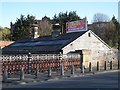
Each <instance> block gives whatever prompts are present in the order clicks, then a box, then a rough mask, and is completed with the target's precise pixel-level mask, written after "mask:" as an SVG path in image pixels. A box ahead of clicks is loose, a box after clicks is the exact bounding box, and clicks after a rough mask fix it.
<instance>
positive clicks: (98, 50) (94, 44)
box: [62, 30, 110, 63]
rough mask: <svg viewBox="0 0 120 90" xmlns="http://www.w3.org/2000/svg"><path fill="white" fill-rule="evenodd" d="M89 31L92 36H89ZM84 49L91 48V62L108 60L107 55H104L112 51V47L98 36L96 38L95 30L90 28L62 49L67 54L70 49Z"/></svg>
mask: <svg viewBox="0 0 120 90" xmlns="http://www.w3.org/2000/svg"><path fill="white" fill-rule="evenodd" d="M88 33H90V37H89V36H88ZM82 49H89V50H91V62H94V63H96V62H95V61H98V60H103V59H105V60H106V58H107V57H104V56H105V55H107V54H108V53H109V51H110V48H108V47H107V46H106V45H105V44H103V43H102V42H101V41H100V40H99V39H98V38H96V37H95V36H94V34H93V32H91V31H90V30H89V31H88V32H86V33H85V34H83V35H82V36H80V37H79V38H77V39H76V40H74V41H73V42H71V43H70V44H68V45H67V46H65V47H64V48H63V49H62V50H63V54H67V53H69V52H70V51H75V50H82Z"/></svg>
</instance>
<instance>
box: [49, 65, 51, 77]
mask: <svg viewBox="0 0 120 90" xmlns="http://www.w3.org/2000/svg"><path fill="white" fill-rule="evenodd" d="M48 77H51V67H50V66H49V67H48Z"/></svg>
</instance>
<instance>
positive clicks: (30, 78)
mask: <svg viewBox="0 0 120 90" xmlns="http://www.w3.org/2000/svg"><path fill="white" fill-rule="evenodd" d="M119 71H120V70H117V69H113V70H100V71H92V72H88V71H85V72H84V73H81V70H80V69H77V70H75V71H74V74H71V71H70V70H69V71H65V72H64V75H60V72H52V73H51V76H48V72H44V73H38V74H37V76H36V75H34V74H25V75H24V79H23V80H20V75H11V76H9V77H8V79H7V81H6V82H2V88H13V87H14V86H15V85H18V84H28V83H36V82H39V83H42V82H46V81H50V80H59V79H65V78H70V77H82V76H85V75H94V74H102V73H108V72H119ZM0 79H1V81H2V76H1V77H0ZM0 84H1V83H0Z"/></svg>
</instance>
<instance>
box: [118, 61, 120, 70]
mask: <svg viewBox="0 0 120 90" xmlns="http://www.w3.org/2000/svg"><path fill="white" fill-rule="evenodd" d="M118 69H120V61H119V59H118Z"/></svg>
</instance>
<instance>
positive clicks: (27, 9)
mask: <svg viewBox="0 0 120 90" xmlns="http://www.w3.org/2000/svg"><path fill="white" fill-rule="evenodd" d="M24 1H26V2H24ZM24 1H21V2H15V1H11V2H10V1H7V0H6V1H2V2H1V3H0V11H1V12H0V18H1V19H0V20H1V21H0V26H2V27H10V22H13V23H15V21H16V19H17V18H20V15H21V14H22V15H25V16H27V15H28V14H30V15H33V16H35V17H36V19H37V20H41V19H42V17H44V16H45V15H46V16H47V17H50V18H51V19H52V17H53V16H54V15H55V14H57V15H58V14H59V13H60V12H66V11H68V12H70V11H76V13H77V14H78V15H79V16H80V17H81V18H84V17H87V20H88V23H89V24H90V23H92V21H93V16H94V14H96V13H103V14H105V15H107V16H108V17H109V18H110V19H111V18H112V17H113V15H114V16H115V17H116V18H117V19H118V2H117V1H116V2H112V1H111V2H104V1H103V2H95V1H93V2H76V1H75V2H47V1H46V2H38V1H35V0H34V1H32V2H30V1H27V0H24Z"/></svg>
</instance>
